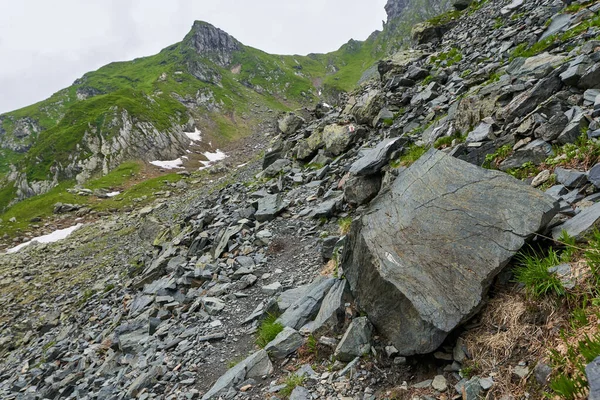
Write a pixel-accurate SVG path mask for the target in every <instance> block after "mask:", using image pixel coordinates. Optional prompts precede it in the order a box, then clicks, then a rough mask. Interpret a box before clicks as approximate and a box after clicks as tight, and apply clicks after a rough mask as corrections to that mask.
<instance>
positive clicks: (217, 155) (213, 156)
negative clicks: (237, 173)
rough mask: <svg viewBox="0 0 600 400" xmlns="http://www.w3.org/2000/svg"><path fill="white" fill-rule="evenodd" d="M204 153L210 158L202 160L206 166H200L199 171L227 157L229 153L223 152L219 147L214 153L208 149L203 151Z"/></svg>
mask: <svg viewBox="0 0 600 400" xmlns="http://www.w3.org/2000/svg"><path fill="white" fill-rule="evenodd" d="M202 155H203V156H204V157H206V158H207V159H208V161H200V162H201V163H202V164H204V166H203V167H200V168H198V171H203V170H205V169H207V168H209V167H210V166H211V165H213V164H214V163H216V162H217V161H221V160H224V159H225V158H227V154H225V153H224V152H222V151H221V150H219V149H217V151H215V152H214V153H211V152H210V151H206V152H204V153H202Z"/></svg>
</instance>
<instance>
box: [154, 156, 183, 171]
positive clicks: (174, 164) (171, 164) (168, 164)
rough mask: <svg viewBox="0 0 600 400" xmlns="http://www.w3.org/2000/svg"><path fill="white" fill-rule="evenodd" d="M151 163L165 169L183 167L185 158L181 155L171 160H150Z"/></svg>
mask: <svg viewBox="0 0 600 400" xmlns="http://www.w3.org/2000/svg"><path fill="white" fill-rule="evenodd" d="M150 164H152V165H155V166H157V167H159V168H164V169H183V160H182V159H181V157H179V158H177V159H175V160H171V161H150Z"/></svg>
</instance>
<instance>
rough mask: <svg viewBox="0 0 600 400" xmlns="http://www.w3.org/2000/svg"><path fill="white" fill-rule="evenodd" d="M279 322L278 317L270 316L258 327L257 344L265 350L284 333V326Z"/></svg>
mask: <svg viewBox="0 0 600 400" xmlns="http://www.w3.org/2000/svg"><path fill="white" fill-rule="evenodd" d="M276 321H277V315H274V314H269V315H268V316H267V318H265V320H264V321H263V322H262V323H261V324H260V326H259V327H258V332H257V337H256V344H257V345H258V346H259V347H260V348H264V347H265V346H266V345H267V344H269V342H271V341H272V340H273V339H275V337H276V336H277V335H278V334H279V333H280V332H281V331H283V325H282V324H280V323H279V322H276Z"/></svg>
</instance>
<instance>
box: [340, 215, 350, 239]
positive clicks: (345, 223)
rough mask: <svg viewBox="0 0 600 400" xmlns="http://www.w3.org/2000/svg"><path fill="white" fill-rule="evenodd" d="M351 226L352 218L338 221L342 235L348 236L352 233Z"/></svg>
mask: <svg viewBox="0 0 600 400" xmlns="http://www.w3.org/2000/svg"><path fill="white" fill-rule="evenodd" d="M351 226H352V217H344V218H340V219H339V221H338V227H339V233H340V235H347V234H348V232H350V227H351Z"/></svg>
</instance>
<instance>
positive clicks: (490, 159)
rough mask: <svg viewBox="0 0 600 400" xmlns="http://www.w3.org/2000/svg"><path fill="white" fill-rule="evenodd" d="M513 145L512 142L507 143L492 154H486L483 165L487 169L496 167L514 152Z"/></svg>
mask: <svg viewBox="0 0 600 400" xmlns="http://www.w3.org/2000/svg"><path fill="white" fill-rule="evenodd" d="M512 149H513V147H512V146H511V145H510V144H505V145H504V146H502V147H500V148H499V149H498V150H496V151H495V152H494V153H492V154H488V155H486V156H485V161H484V162H483V165H482V167H483V168H487V169H496V168H498V165H499V164H500V163H501V162H502V161H504V160H505V159H506V157H508V156H509V155H510V154H511V153H512Z"/></svg>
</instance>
